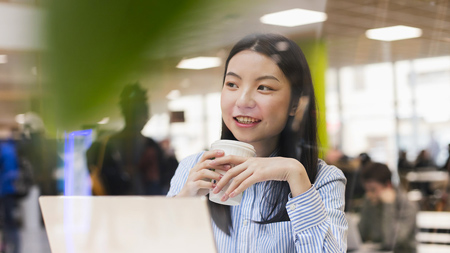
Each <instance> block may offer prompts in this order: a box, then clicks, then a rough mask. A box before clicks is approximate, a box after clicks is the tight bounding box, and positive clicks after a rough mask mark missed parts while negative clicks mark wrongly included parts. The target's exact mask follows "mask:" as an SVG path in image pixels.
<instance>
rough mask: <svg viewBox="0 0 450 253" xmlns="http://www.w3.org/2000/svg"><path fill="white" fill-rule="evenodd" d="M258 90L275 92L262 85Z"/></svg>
mask: <svg viewBox="0 0 450 253" xmlns="http://www.w3.org/2000/svg"><path fill="white" fill-rule="evenodd" d="M258 90H262V91H270V90H273V89H272V88H270V87H268V86H265V85H260V86H258Z"/></svg>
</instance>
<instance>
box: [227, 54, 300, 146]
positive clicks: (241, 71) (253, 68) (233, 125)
mask: <svg viewBox="0 0 450 253" xmlns="http://www.w3.org/2000/svg"><path fill="white" fill-rule="evenodd" d="M290 95H291V87H290V84H289V81H288V80H287V79H286V77H285V76H284V74H283V72H282V71H281V69H279V68H278V66H277V64H276V63H275V62H274V61H273V60H272V59H271V58H269V57H267V56H265V55H263V54H260V53H257V52H254V51H250V50H245V51H241V52H239V53H238V54H236V55H235V56H233V57H232V58H231V60H230V61H229V64H228V69H227V73H225V83H224V85H223V89H222V96H221V107H222V117H223V121H224V122H225V124H226V126H227V127H228V129H230V131H231V132H232V133H233V135H234V136H235V137H236V139H237V140H239V141H243V142H247V143H250V144H252V145H253V146H255V148H258V147H266V148H269V147H270V148H272V149H273V148H275V146H276V145H277V143H278V137H279V134H280V133H281V131H282V130H283V128H284V126H285V125H286V121H287V118H288V116H289V114H291V115H294V110H290V108H289V105H290V97H291V96H290Z"/></svg>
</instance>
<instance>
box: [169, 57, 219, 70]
mask: <svg viewBox="0 0 450 253" xmlns="http://www.w3.org/2000/svg"><path fill="white" fill-rule="evenodd" d="M221 64H222V61H221V60H220V58H219V57H195V58H191V59H184V60H182V61H180V63H178V65H177V68H179V69H208V68H215V67H219V66H220V65H221Z"/></svg>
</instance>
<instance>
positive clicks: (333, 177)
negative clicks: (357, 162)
mask: <svg viewBox="0 0 450 253" xmlns="http://www.w3.org/2000/svg"><path fill="white" fill-rule="evenodd" d="M332 181H341V182H343V183H344V184H346V183H347V179H346V178H345V176H344V173H343V172H342V170H340V169H339V168H337V167H336V166H334V165H328V164H327V163H326V162H325V161H323V160H321V159H319V161H318V162H317V176H316V181H315V183H314V184H315V185H316V187H320V186H323V185H325V184H328V183H330V182H332Z"/></svg>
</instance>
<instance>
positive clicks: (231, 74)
mask: <svg viewBox="0 0 450 253" xmlns="http://www.w3.org/2000/svg"><path fill="white" fill-rule="evenodd" d="M226 75H227V76H234V77H237V78H239V79H241V80H242V77H240V76H239V75H238V74H236V73H234V72H231V71H230V72H228V73H227V74H226ZM265 79H271V80H275V81H278V82H280V80H278V78H276V77H274V76H271V75H265V76H260V77H258V78H256V81H261V80H265Z"/></svg>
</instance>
